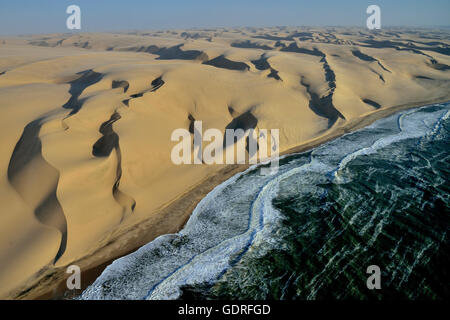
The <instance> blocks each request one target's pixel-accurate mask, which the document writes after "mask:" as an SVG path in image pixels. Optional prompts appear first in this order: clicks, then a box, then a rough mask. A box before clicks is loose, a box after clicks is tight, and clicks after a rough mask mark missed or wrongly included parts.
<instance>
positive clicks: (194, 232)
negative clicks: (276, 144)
mask: <svg viewBox="0 0 450 320" xmlns="http://www.w3.org/2000/svg"><path fill="white" fill-rule="evenodd" d="M449 116H450V104H448V103H447V104H439V105H433V106H427V107H423V108H417V109H413V110H408V111H404V112H401V113H399V114H396V115H393V116H391V117H389V118H386V119H382V120H379V121H377V122H375V123H374V124H373V125H371V126H369V127H367V128H364V129H361V130H359V131H356V132H354V133H350V134H347V135H345V136H343V137H340V138H338V139H336V140H334V141H331V142H329V143H326V144H324V145H322V146H320V147H317V148H315V149H313V150H312V151H310V152H306V153H302V154H296V155H290V156H286V157H284V158H282V159H281V160H280V170H279V171H278V172H277V173H276V174H273V175H270V176H262V175H260V174H259V168H258V167H252V168H250V169H249V170H247V171H245V172H243V173H240V174H238V175H236V176H234V177H233V178H231V179H230V180H228V181H226V182H225V183H223V184H221V185H220V186H218V187H216V188H215V189H214V190H213V191H212V192H211V193H210V194H208V195H207V196H206V197H205V198H204V199H203V200H202V201H201V202H200V203H199V205H198V206H197V208H196V209H195V210H194V212H193V214H192V216H191V218H190V219H189V221H188V223H187V225H186V226H185V228H184V229H183V230H182V231H181V232H180V233H178V234H175V235H164V236H161V237H159V238H157V239H155V240H154V241H152V242H151V243H149V244H147V245H145V246H144V247H142V248H140V249H139V250H138V251H136V252H135V253H133V254H131V255H128V256H125V257H123V258H121V259H118V260H116V261H115V262H114V263H113V264H112V265H110V266H109V267H108V268H106V269H105V271H104V272H103V274H102V275H101V276H100V277H99V278H98V279H97V280H96V281H95V282H94V283H93V284H92V285H91V286H90V287H89V288H87V289H86V290H85V291H84V293H83V295H82V299H177V298H201V299H217V298H226V299H326V298H335V299H344V298H357V299H373V298H406V299H413V298H448V297H449V288H448V283H450V282H449V275H448V271H447V269H448V266H449V265H450V264H449V262H450V256H449V254H450V250H449V249H450V242H449V234H448V233H449V231H450V215H449V212H450V210H449V188H450V185H449V173H450V162H449V157H450V153H449V132H450V120H449ZM370 265H378V266H379V267H380V269H381V271H382V275H381V287H382V289H381V290H368V289H367V286H366V280H367V277H368V276H369V275H368V274H366V268H367V267H368V266H370Z"/></svg>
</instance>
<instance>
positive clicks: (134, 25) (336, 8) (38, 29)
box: [0, 0, 450, 35]
mask: <svg viewBox="0 0 450 320" xmlns="http://www.w3.org/2000/svg"><path fill="white" fill-rule="evenodd" d="M71 4H76V5H78V6H80V7H81V15H82V17H81V28H82V29H81V31H82V32H94V31H119V30H136V29H153V30H155V29H177V28H203V27H229V26H281V25H286V26H305V25H311V26H361V27H365V25H366V22H365V21H366V18H367V15H366V8H367V6H368V5H370V4H376V5H379V6H380V7H381V15H382V26H448V25H450V0H374V1H365V0H307V1H304V0H270V1H268V0H220V1H218V0H120V1H116V0H76V1H75V0H71V1H66V0H0V34H4V35H5V34H26V33H53V32H66V31H68V30H67V29H66V19H67V17H68V15H67V14H66V8H67V7H68V6H69V5H71Z"/></svg>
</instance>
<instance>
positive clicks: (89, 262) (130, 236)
mask: <svg viewBox="0 0 450 320" xmlns="http://www.w3.org/2000/svg"><path fill="white" fill-rule="evenodd" d="M449 100H450V95H446V96H444V97H442V98H439V99H433V100H430V101H422V102H416V103H409V104H402V105H398V106H394V107H390V108H383V109H379V110H376V111H373V112H370V113H368V114H365V115H361V116H360V117H358V118H355V119H352V120H351V121H348V122H347V123H346V124H345V125H343V126H341V127H338V128H334V129H333V130H331V132H328V133H326V134H324V135H322V136H320V137H317V138H315V139H313V140H310V141H307V142H305V143H303V144H302V145H299V146H296V147H293V148H290V149H288V150H286V151H283V152H281V153H280V156H281V155H286V154H293V153H300V152H305V151H307V150H310V149H312V148H315V147H317V146H319V145H321V144H323V143H326V142H328V141H330V140H333V139H335V138H337V137H340V136H342V135H344V134H346V133H350V132H353V131H356V130H358V129H361V128H363V127H366V126H368V125H370V124H372V123H373V122H375V121H377V120H379V119H382V118H385V117H388V116H390V115H392V114H394V113H397V112H399V111H403V110H407V109H413V108H417V107H422V106H428V105H433V104H437V103H446V102H449ZM248 167H249V165H248V164H246V165H229V166H227V167H225V168H223V169H221V170H219V171H217V172H215V173H214V174H212V175H210V176H208V177H207V178H206V179H204V180H203V181H202V182H201V183H199V184H198V185H196V186H194V187H192V188H191V189H190V190H188V191H186V192H185V193H184V194H182V195H180V196H179V197H177V198H176V199H174V200H172V201H171V202H170V203H168V204H166V205H165V206H164V207H162V208H160V209H159V210H157V211H155V212H154V213H153V214H152V216H151V217H149V218H148V219H146V220H144V221H142V222H141V223H139V224H138V225H137V226H134V227H132V228H131V229H128V230H126V231H121V233H120V234H116V235H115V237H114V239H113V240H111V241H110V242H109V243H108V244H107V245H105V246H104V247H102V248H100V249H98V250H97V251H96V252H95V253H93V254H92V255H90V256H87V257H85V258H83V259H81V260H79V261H74V262H72V263H71V264H77V265H79V266H80V268H81V269H82V270H85V271H82V273H81V280H82V288H81V289H80V290H74V291H68V290H67V289H66V286H65V282H66V279H67V276H68V275H67V274H66V273H65V270H66V268H65V267H58V268H46V269H44V270H41V271H40V272H38V273H37V275H36V276H37V277H39V278H40V279H41V280H39V281H38V282H34V283H33V279H31V280H30V281H29V282H28V285H29V286H24V287H25V288H26V289H25V290H23V291H21V292H19V293H17V292H18V291H19V290H17V291H16V292H15V293H13V294H12V295H11V297H10V298H13V299H27V300H33V299H36V300H41V299H70V298H74V297H76V296H78V295H79V294H80V293H81V292H82V291H83V290H84V289H85V288H86V287H87V286H89V285H90V284H92V283H93V282H94V281H95V279H96V278H97V277H98V276H99V275H100V274H101V273H102V272H103V270H104V269H105V268H106V267H107V266H108V265H109V264H111V263H112V261H114V260H116V259H118V258H120V257H123V256H125V255H127V254H129V253H132V252H134V251H136V250H137V249H139V248H140V247H141V246H143V245H145V244H147V243H149V242H151V241H152V240H154V239H155V238H157V237H158V236H161V235H164V234H170V233H177V232H179V231H180V230H181V229H183V227H184V225H185V224H186V222H187V221H188V219H189V218H190V216H191V214H192V212H193V210H194V209H195V207H196V206H197V204H198V203H199V202H200V201H201V200H202V199H203V198H204V197H205V196H206V195H207V194H208V193H209V192H210V191H211V190H213V189H214V188H215V187H216V186H218V185H219V184H221V183H223V182H225V181H226V180H228V179H229V178H231V177H232V176H234V175H235V174H237V173H239V172H242V171H244V170H246V169H247V168H248ZM34 279H36V277H35V278H34ZM22 288H23V287H22Z"/></svg>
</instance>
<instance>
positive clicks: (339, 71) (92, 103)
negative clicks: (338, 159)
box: [0, 28, 450, 299]
mask: <svg viewBox="0 0 450 320" xmlns="http://www.w3.org/2000/svg"><path fill="white" fill-rule="evenodd" d="M449 36H450V34H449V33H448V31H440V30H406V29H405V30H403V29H394V30H388V31H383V30H382V31H378V32H368V31H366V30H357V29H344V28H342V29H341V28H329V29H314V28H301V29H300V28H266V29H251V28H243V29H228V30H226V29H215V30H187V31H186V30H175V31H165V32H137V33H132V34H84V33H81V34H74V35H67V34H55V35H47V36H39V35H38V36H30V37H20V38H4V39H1V42H0V43H2V44H1V45H0V108H1V109H0V112H1V116H0V122H1V126H0V128H1V130H2V139H1V141H0V146H1V151H2V152H1V153H0V167H1V172H2V176H1V180H0V201H1V213H2V215H1V217H0V284H1V285H0V297H1V298H22V299H32V298H36V297H40V296H43V295H44V296H45V297H51V296H54V295H58V294H60V292H61V290H62V289H61V288H63V282H64V279H65V277H66V275H65V268H66V267H67V266H68V265H70V264H77V265H79V266H80V267H81V268H82V270H96V271H93V272H94V273H95V272H97V273H98V272H99V270H101V267H100V268H97V269H92V268H95V267H97V266H99V265H102V264H104V263H105V262H107V261H110V260H111V259H113V258H116V257H118V256H120V255H123V254H125V253H128V252H130V251H131V250H134V249H136V248H137V247H138V246H140V245H143V244H145V243H146V242H149V241H151V240H152V239H154V238H155V237H156V236H158V235H161V234H164V233H171V232H175V231H177V230H179V229H180V228H181V227H182V226H183V223H184V222H185V221H186V219H187V217H188V215H189V214H190V213H191V212H192V210H193V208H194V207H195V204H196V203H197V202H198V201H199V200H200V199H201V197H202V196H204V195H205V194H206V193H207V192H208V191H210V190H211V188H212V187H213V186H214V185H216V184H218V183H219V182H221V181H223V180H224V179H226V178H227V177H229V176H230V175H232V174H233V173H236V172H238V171H240V170H243V169H245V168H246V166H245V165H242V166H237V165H211V166H208V165H179V166H177V165H175V164H173V163H172V161H171V158H170V155H171V150H172V148H173V147H174V145H175V144H176V143H174V142H171V134H172V132H173V131H174V130H175V129H178V128H184V129H186V130H190V129H192V128H191V127H192V123H193V121H195V120H199V121H202V124H203V130H207V129H209V128H217V129H219V130H221V131H222V132H224V131H225V129H226V128H230V127H233V128H235V127H236V126H238V127H239V126H244V127H246V126H251V127H256V128H257V129H268V130H271V129H279V130H280V152H282V153H283V152H289V151H292V150H299V149H301V148H306V147H310V146H312V145H315V144H317V143H320V142H321V141H324V140H326V139H330V138H332V137H334V136H337V135H340V134H342V133H344V132H346V131H348V130H351V129H352V128H355V127H358V126H362V125H364V124H367V123H368V122H370V121H373V120H375V119H376V118H377V117H381V116H384V115H387V114H389V113H392V112H394V111H395V110H399V109H401V108H406V107H412V106H416V105H423V104H427V103H431V102H441V101H447V100H449V96H450V90H449V89H450V81H449V80H450V71H449V65H450V58H449V53H450V41H449ZM191 131H192V130H191ZM191 138H192V139H193V134H191ZM205 144H207V143H205ZM87 274H88V273H86V275H87ZM86 279H87V280H85V281H87V282H88V281H90V280H89V279H88V277H87V278H86ZM86 284H87V283H84V285H86ZM62 291H63V290H62Z"/></svg>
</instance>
